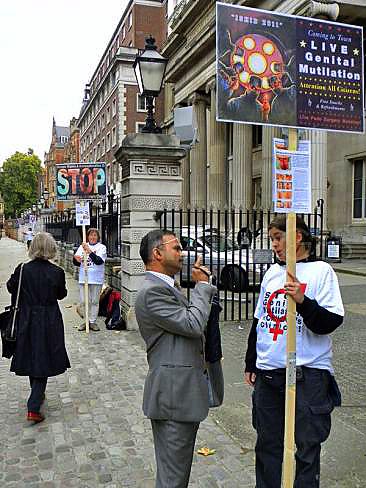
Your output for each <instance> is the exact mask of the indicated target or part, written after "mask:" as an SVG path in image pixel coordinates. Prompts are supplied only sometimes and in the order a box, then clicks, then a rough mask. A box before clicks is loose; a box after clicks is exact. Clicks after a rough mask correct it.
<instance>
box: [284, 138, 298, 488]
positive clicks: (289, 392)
mask: <svg viewBox="0 0 366 488" xmlns="http://www.w3.org/2000/svg"><path fill="white" fill-rule="evenodd" d="M288 149H289V151H296V149H297V130H296V129H289V138H288ZM286 271H287V281H292V280H291V278H290V276H289V273H291V274H292V275H293V276H296V213H295V212H290V213H288V214H287V218H286ZM286 320H287V364H286V401H285V435H284V453H283V482H282V485H283V488H293V486H294V479H295V414H296V302H295V300H294V299H293V298H292V297H290V296H287V319H286Z"/></svg>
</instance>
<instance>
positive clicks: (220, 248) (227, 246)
mask: <svg viewBox="0 0 366 488" xmlns="http://www.w3.org/2000/svg"><path fill="white" fill-rule="evenodd" d="M205 244H206V246H208V247H210V248H211V249H212V250H213V251H214V252H225V250H227V251H233V250H234V251H236V250H238V249H239V246H238V245H237V244H236V242H233V241H232V240H231V239H230V238H229V237H226V238H225V236H223V235H220V236H218V235H212V236H211V235H209V236H205Z"/></svg>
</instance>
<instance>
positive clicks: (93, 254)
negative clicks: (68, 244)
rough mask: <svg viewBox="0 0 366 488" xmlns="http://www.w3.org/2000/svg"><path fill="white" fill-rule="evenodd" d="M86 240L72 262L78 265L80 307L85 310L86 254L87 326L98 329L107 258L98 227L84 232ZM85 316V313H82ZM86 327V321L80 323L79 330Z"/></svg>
mask: <svg viewBox="0 0 366 488" xmlns="http://www.w3.org/2000/svg"><path fill="white" fill-rule="evenodd" d="M86 240H87V242H83V243H82V244H81V245H80V246H79V247H78V249H77V251H76V253H75V255H74V259H73V261H74V264H75V265H76V266H80V269H79V288H80V307H81V309H82V310H84V311H85V296H84V282H85V268H84V263H83V259H84V253H86V254H87V269H88V271H87V273H88V299H89V307H88V310H89V326H90V329H91V330H94V331H98V330H100V329H99V327H98V325H97V317H98V309H99V295H100V292H101V290H102V286H103V283H104V263H105V260H106V259H107V248H106V247H105V246H104V244H102V243H101V242H100V233H99V230H98V229H94V228H93V227H91V228H90V229H88V232H87V233H86ZM83 315H84V317H85V313H84V314H83ZM85 329H86V323H85V322H84V323H83V324H81V325H80V327H79V329H78V330H80V331H83V330H85Z"/></svg>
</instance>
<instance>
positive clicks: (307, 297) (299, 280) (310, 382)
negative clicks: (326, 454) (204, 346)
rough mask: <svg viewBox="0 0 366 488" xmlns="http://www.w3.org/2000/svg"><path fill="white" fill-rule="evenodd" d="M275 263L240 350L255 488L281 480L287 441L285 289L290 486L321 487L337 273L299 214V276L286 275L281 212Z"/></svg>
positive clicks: (332, 386)
mask: <svg viewBox="0 0 366 488" xmlns="http://www.w3.org/2000/svg"><path fill="white" fill-rule="evenodd" d="M269 235H270V238H271V241H272V247H273V250H274V252H275V254H276V257H277V263H276V264H274V265H272V266H271V267H270V268H269V269H268V271H267V272H266V274H265V275H264V278H263V281H262V284H261V290H260V295H259V298H258V303H257V307H256V310H255V313H254V321H253V324H252V328H251V331H250V334H249V337H248V348H247V352H246V356H245V376H244V379H245V382H246V383H247V384H248V385H250V386H254V391H253V419H252V420H253V426H254V428H255V429H256V431H257V442H256V447H255V453H256V488H280V487H281V472H282V461H283V445H284V423H285V390H286V334H287V323H286V312H287V296H288V295H290V296H292V297H293V299H294V300H295V302H296V418H295V443H296V449H297V451H296V478H295V483H294V488H318V487H319V480H320V450H321V443H322V442H324V441H325V440H326V439H327V438H328V436H329V433H330V428H331V412H332V410H333V408H334V407H335V406H339V405H340V402H341V395H340V392H339V389H338V386H337V383H336V381H335V378H334V370H333V367H332V340H331V338H330V335H329V334H330V333H331V332H333V331H334V330H335V329H336V328H337V327H339V326H340V325H341V324H342V322H343V316H344V309H343V304H342V298H341V294H340V290H339V285H338V280H337V276H336V274H335V272H334V271H333V269H332V268H331V266H330V265H329V264H327V263H325V262H322V261H315V260H314V258H313V257H312V248H313V246H314V243H313V238H312V236H311V234H310V231H309V229H308V227H307V226H306V224H305V222H304V221H303V219H301V218H300V217H297V220H296V276H292V275H291V276H290V278H291V279H290V280H289V281H288V280H286V262H285V261H286V215H284V214H282V215H280V216H278V217H276V218H275V219H274V220H273V221H272V223H271V224H270V226H269Z"/></svg>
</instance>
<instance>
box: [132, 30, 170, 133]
mask: <svg viewBox="0 0 366 488" xmlns="http://www.w3.org/2000/svg"><path fill="white" fill-rule="evenodd" d="M167 63H168V60H167V59H166V58H164V57H163V56H162V55H161V54H160V53H158V51H157V47H156V45H155V39H154V38H153V37H152V36H151V35H150V37H148V38H147V39H146V45H145V50H144V51H142V52H141V53H139V54H138V55H137V56H136V59H135V61H134V63H133V69H134V70H135V76H136V80H137V84H138V87H139V91H140V94H141V95H143V96H145V98H146V105H147V117H146V121H145V126H144V127H143V128H142V131H141V132H147V133H157V134H160V133H161V128H160V127H158V126H157V125H156V122H155V120H154V97H157V96H158V95H159V93H160V91H161V86H162V84H163V79H164V74H165V69H166V65H167Z"/></svg>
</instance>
